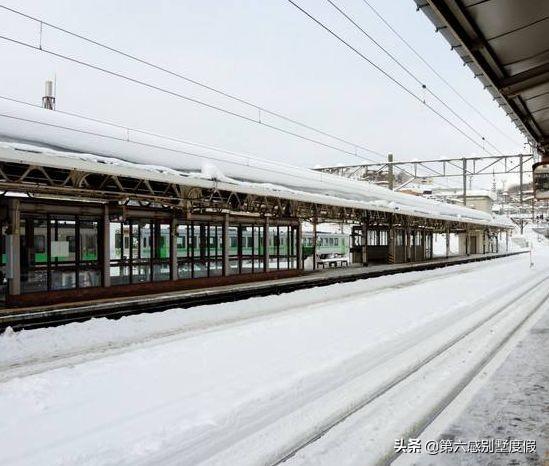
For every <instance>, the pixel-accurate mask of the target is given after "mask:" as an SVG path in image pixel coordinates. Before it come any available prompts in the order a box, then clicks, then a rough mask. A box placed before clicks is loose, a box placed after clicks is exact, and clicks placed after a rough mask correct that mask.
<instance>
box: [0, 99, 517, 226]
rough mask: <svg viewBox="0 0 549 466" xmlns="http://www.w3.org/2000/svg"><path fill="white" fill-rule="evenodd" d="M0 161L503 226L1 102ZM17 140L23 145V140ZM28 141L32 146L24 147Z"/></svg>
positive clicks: (358, 186) (459, 210)
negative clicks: (18, 161) (30, 163)
mask: <svg viewBox="0 0 549 466" xmlns="http://www.w3.org/2000/svg"><path fill="white" fill-rule="evenodd" d="M0 118H1V121H2V126H1V131H2V133H3V135H4V138H2V139H3V141H2V142H1V143H0V161H2V160H4V161H6V160H9V161H17V160H21V161H23V162H24V163H28V162H29V160H30V159H33V162H34V163H37V164H42V165H44V166H54V167H58V168H79V169H86V170H91V171H93V172H101V173H109V174H118V175H124V176H135V177H140V178H146V179H151V180H157V181H166V182H171V183H177V184H181V185H187V186H199V187H217V188H218V189H223V190H233V191H237V192H244V193H253V194H258V195H266V196H274V197H281V198H286V199H293V200H301V201H305V202H314V203H320V204H328V205H334V206H340V207H348V208H356V209H368V210H374V211H375V210H377V211H385V212H394V213H401V214H406V215H411V216H418V217H427V218H435V219H441V220H453V221H461V222H468V223H473V224H480V225H491V226H498V227H509V226H510V225H509V224H508V223H507V222H501V221H500V220H495V219H494V218H493V217H492V216H491V215H489V214H486V213H483V212H479V211H476V210H473V209H468V208H465V207H460V206H455V205H450V204H445V203H441V202H437V201H433V200H430V199H425V198H422V197H418V196H411V195H407V194H403V193H398V192H394V191H390V190H388V189H386V188H382V187H380V186H376V185H374V184H370V183H366V182H363V181H354V180H349V179H346V178H342V177H338V176H335V175H330V174H326V173H321V172H318V171H313V170H309V169H305V168H300V167H295V166H292V165H288V164H283V163H277V162H272V161H267V160H261V159H257V158H254V157H252V156H247V155H241V154H236V153H232V152H228V151H223V150H220V149H215V148H212V147H209V146H205V145H202V144H196V143H191V142H188V141H182V140H177V139H174V138H169V137H163V136H159V135H154V134H151V133H146V132H142V131H138V130H128V129H126V128H122V127H120V126H116V125H111V124H105V123H99V122H96V121H92V120H89V119H85V118H79V117H75V116H72V115H68V114H65V113H61V112H57V111H51V110H44V109H41V108H36V107H23V108H22V107H21V106H17V105H15V104H13V103H11V102H7V101H0ZM22 141H27V143H23V142H22ZM28 141H31V142H28Z"/></svg>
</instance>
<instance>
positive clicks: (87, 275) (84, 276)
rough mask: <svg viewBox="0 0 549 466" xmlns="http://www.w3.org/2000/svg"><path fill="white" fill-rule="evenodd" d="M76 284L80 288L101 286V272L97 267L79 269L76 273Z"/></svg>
mask: <svg viewBox="0 0 549 466" xmlns="http://www.w3.org/2000/svg"><path fill="white" fill-rule="evenodd" d="M78 286H79V287H80V288H89V287H92V286H101V272H100V271H99V270H97V269H90V270H80V272H79V273H78Z"/></svg>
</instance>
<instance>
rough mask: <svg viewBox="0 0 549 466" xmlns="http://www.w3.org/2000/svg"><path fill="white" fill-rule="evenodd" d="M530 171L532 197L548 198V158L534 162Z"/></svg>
mask: <svg viewBox="0 0 549 466" xmlns="http://www.w3.org/2000/svg"><path fill="white" fill-rule="evenodd" d="M532 173H533V175H534V197H535V198H536V199H549V160H546V161H542V162H538V163H535V164H534V165H533V167H532Z"/></svg>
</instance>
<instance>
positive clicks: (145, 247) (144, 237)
mask: <svg viewBox="0 0 549 466" xmlns="http://www.w3.org/2000/svg"><path fill="white" fill-rule="evenodd" d="M140 227H141V241H140V247H141V250H140V257H141V259H149V258H150V257H151V243H152V241H151V239H152V232H151V223H150V222H148V221H147V222H140Z"/></svg>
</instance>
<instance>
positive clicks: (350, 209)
mask: <svg viewBox="0 0 549 466" xmlns="http://www.w3.org/2000/svg"><path fill="white" fill-rule="evenodd" d="M312 173H314V172H312ZM315 176H316V174H315ZM323 176H324V177H326V175H323ZM332 178H337V177H332ZM336 181H337V182H338V183H341V182H343V181H346V180H340V179H338V180H336ZM375 188H376V191H375V193H374V194H376V193H378V192H379V191H377V190H378V189H383V188H379V187H375ZM0 189H1V190H2V191H3V193H4V195H3V196H2V198H1V199H0V227H1V230H0V231H1V234H0V242H1V248H2V264H1V272H2V279H3V290H2V299H3V300H4V302H5V305H6V306H15V307H24V306H33V305H38V304H40V305H44V304H55V303H63V302H72V301H82V300H93V299H101V298H111V297H122V296H130V295H136V296H137V295H144V294H151V293H161V292H163V291H166V292H169V291H175V290H180V289H192V288H204V287H208V286H217V285H230V284H233V283H242V282H246V281H256V280H267V279H273V278H283V277H290V276H294V275H298V274H301V273H303V260H304V250H305V248H304V241H303V232H302V225H303V223H304V222H310V223H312V224H314V225H317V224H319V223H321V222H340V223H347V224H350V225H352V234H351V235H350V238H349V242H348V244H349V254H350V256H351V257H352V262H354V263H358V264H361V265H368V264H369V263H387V264H391V263H402V262H418V261H424V260H429V259H432V257H433V247H432V246H433V234H435V233H448V234H449V233H450V232H452V233H457V234H461V235H463V237H464V244H465V243H466V244H465V248H466V249H465V250H464V251H463V253H464V254H473V253H478V252H496V251H497V243H495V242H494V240H493V238H494V237H496V236H497V235H498V234H500V233H501V232H505V231H508V229H509V225H505V224H502V223H497V222H495V221H493V220H492V219H491V218H489V219H488V218H486V217H482V216H479V215H480V213H479V214H478V215H477V214H476V213H471V216H470V218H466V216H465V215H463V214H467V213H468V212H466V211H468V210H470V209H463V208H460V209H461V214H460V216H458V215H455V216H452V215H451V214H449V213H443V214H439V213H435V214H431V213H416V212H412V211H411V209H410V212H408V211H407V210H406V205H405V204H404V203H403V202H404V201H407V200H408V199H407V198H408V197H412V196H407V195H403V194H398V196H397V193H392V192H390V191H389V193H390V195H393V194H394V195H395V198H398V200H399V202H400V204H399V206H400V207H398V206H397V207H387V206H386V205H382V206H381V207H380V206H379V205H378V203H377V204H376V203H375V202H374V203H372V202H370V201H368V202H366V201H357V200H356V199H354V200H346V199H344V198H342V197H334V196H328V195H324V194H321V193H318V192H310V191H307V190H304V191H303V192H297V191H295V190H289V189H288V190H284V189H273V187H272V186H266V185H264V184H262V183H252V182H249V181H246V182H236V181H232V180H231V181H219V180H213V179H204V178H200V177H194V176H186V175H185V176H184V175H180V174H177V173H173V172H172V171H169V172H163V171H159V170H157V169H156V170H151V169H150V168H147V167H143V166H141V165H139V164H130V163H128V162H126V163H125V164H123V165H122V164H121V165H118V164H114V163H113V164H107V163H98V162H97V160H96V159H93V160H90V159H88V158H86V157H84V156H80V155H78V154H77V155H74V153H72V152H71V153H70V154H67V153H64V152H62V151H57V152H56V151H55V150H52V149H48V150H44V149H41V148H40V147H39V146H36V147H34V148H29V146H21V145H16V144H8V143H5V144H3V145H1V146H0ZM384 191H388V190H384ZM384 195H385V194H384ZM402 196H404V197H402ZM414 202H418V201H416V200H414V199H412V200H410V203H411V204H413V203H414ZM429 202H431V201H429ZM438 207H439V208H440V206H438ZM447 208H448V209H451V208H453V209H456V207H453V206H448V207H447ZM439 210H440V209H439ZM423 211H425V212H427V211H426V210H425V207H424V206H423ZM482 215H484V214H482ZM311 243H312V244H311ZM317 244H318V239H317V236H316V235H315V236H314V239H313V240H312V242H311V241H309V244H308V247H309V248H310V247H311V246H312V250H313V254H315V255H316V252H317V251H316V249H317Z"/></svg>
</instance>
